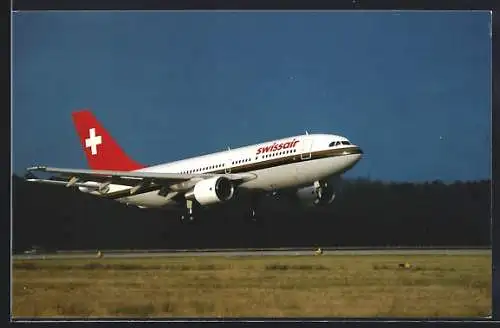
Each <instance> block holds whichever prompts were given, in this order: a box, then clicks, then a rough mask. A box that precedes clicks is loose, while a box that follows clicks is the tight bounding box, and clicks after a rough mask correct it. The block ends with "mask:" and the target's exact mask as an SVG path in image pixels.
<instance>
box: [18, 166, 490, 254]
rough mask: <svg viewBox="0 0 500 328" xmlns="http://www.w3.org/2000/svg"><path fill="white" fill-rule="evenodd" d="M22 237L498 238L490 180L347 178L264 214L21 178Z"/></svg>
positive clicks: (173, 242) (81, 244) (70, 240)
mask: <svg viewBox="0 0 500 328" xmlns="http://www.w3.org/2000/svg"><path fill="white" fill-rule="evenodd" d="M12 187H13V232H14V234H13V238H14V239H13V246H14V251H17V252H20V251H24V250H27V249H29V248H31V247H32V246H33V245H37V246H39V247H42V248H45V249H48V250H56V249H65V250H69V249H75V250H76V249H147V248H150V249H153V248H155V249H160V248H162V249H163V248H240V247H241V248H246V247H287V246H289V247H293V246H295V247H302V246H304V247H315V246H323V247H326V246H489V245H490V243H491V242H490V207H491V206H490V182H489V181H474V182H455V183H453V184H443V183H441V182H439V181H435V182H430V183H422V184H412V183H383V182H377V181H367V180H354V181H345V182H344V187H343V190H342V193H340V194H339V195H338V196H337V198H336V200H335V201H334V202H333V203H332V204H331V205H330V206H328V207H325V208H309V209H304V208H297V207H291V206H289V204H288V203H286V202H285V201H282V200H281V201H280V200H272V201H271V200H268V201H266V203H265V204H263V213H262V219H261V220H260V221H258V222H257V223H254V222H248V221H245V220H244V219H243V218H242V214H240V212H241V213H243V212H245V211H244V209H243V208H242V205H241V204H233V205H231V206H227V207H222V208H211V209H208V210H205V211H204V212H203V213H202V214H201V217H199V220H198V222H197V223H196V224H183V223H181V222H180V220H179V218H178V215H177V213H170V212H166V211H160V210H152V209H149V210H145V209H138V208H135V207H127V206H125V205H122V204H119V203H117V202H114V201H110V200H105V199H100V198H98V197H93V196H90V195H86V194H83V193H80V192H78V191H77V190H72V189H69V188H64V187H60V186H50V185H39V184H32V183H27V182H25V181H24V179H22V178H20V177H17V176H14V178H13V186H12Z"/></svg>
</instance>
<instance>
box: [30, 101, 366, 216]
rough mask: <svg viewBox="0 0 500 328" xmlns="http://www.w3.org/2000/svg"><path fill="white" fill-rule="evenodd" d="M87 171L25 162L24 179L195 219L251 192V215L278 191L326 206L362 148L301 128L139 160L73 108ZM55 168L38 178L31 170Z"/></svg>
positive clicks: (88, 116) (85, 112)
mask: <svg viewBox="0 0 500 328" xmlns="http://www.w3.org/2000/svg"><path fill="white" fill-rule="evenodd" d="M72 118H73V123H74V125H75V128H76V130H77V133H78V136H79V138H80V142H81V146H82V148H83V151H84V152H85V155H86V158H87V161H88V165H89V167H90V169H68V168H55V167H46V166H35V167H31V168H28V171H29V173H28V174H27V181H30V182H39V183H48V184H60V185H64V186H66V187H75V188H78V189H79V190H80V191H82V192H85V193H89V194H92V195H95V196H100V197H105V198H108V199H113V200H116V201H119V202H121V203H125V204H128V205H134V206H138V207H140V208H163V209H171V210H175V209H177V210H179V209H180V210H182V215H181V219H183V220H184V219H187V220H189V221H192V220H194V218H195V214H196V211H197V209H198V208H200V207H203V206H212V205H216V204H222V203H227V202H230V201H232V200H235V199H237V198H241V199H244V197H246V196H249V198H248V199H249V200H250V202H249V208H250V211H249V215H250V217H255V216H256V215H257V214H256V209H257V205H258V202H259V199H260V198H261V196H263V195H269V194H275V193H280V192H283V193H284V194H285V193H286V194H288V195H293V197H294V198H295V199H296V200H298V201H299V203H302V204H306V205H311V206H321V205H325V204H330V203H331V202H333V200H334V198H335V194H336V193H337V192H338V189H339V185H340V183H341V177H342V174H343V173H345V172H346V171H347V170H349V169H351V168H352V167H353V166H354V165H355V164H356V163H357V162H358V161H359V160H360V159H361V157H362V154H363V152H362V150H361V149H360V147H358V146H356V145H354V144H352V143H351V142H350V141H349V140H348V139H347V138H345V137H342V136H338V135H333V134H307V133H306V134H305V135H299V136H293V137H288V138H283V139H278V140H272V141H269V142H264V143H259V144H254V145H250V146H246V147H240V148H235V149H228V150H226V151H222V152H216V153H212V154H208V155H203V156H198V157H192V158H188V159H183V160H179V161H175V162H170V163H165V164H159V165H153V166H144V165H142V164H140V163H138V162H136V161H134V160H133V159H131V158H130V157H129V156H128V155H127V154H126V153H125V152H124V151H123V150H122V148H121V147H120V146H119V145H118V144H117V142H116V141H115V140H114V139H113V138H112V136H111V135H110V134H109V133H108V131H106V129H105V128H104V127H103V126H102V125H101V124H100V123H99V121H98V120H97V119H96V118H95V117H94V115H93V114H92V112H91V111H89V110H81V111H77V112H74V113H73V114H72ZM34 171H41V172H49V173H53V174H57V175H58V178H57V179H53V178H51V179H43V178H38V177H36V176H35V175H34V174H33V173H32V172H34Z"/></svg>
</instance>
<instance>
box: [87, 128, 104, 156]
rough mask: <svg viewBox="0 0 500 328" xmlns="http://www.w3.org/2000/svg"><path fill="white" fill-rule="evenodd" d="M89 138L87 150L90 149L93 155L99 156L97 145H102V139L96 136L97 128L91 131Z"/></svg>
mask: <svg viewBox="0 0 500 328" xmlns="http://www.w3.org/2000/svg"><path fill="white" fill-rule="evenodd" d="M89 135H90V136H89V137H88V138H87V139H85V148H89V147H90V151H91V153H92V155H97V145H100V144H102V137H101V136H96V135H95V128H92V129H89Z"/></svg>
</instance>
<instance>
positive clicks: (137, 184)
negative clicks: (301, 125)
mask: <svg viewBox="0 0 500 328" xmlns="http://www.w3.org/2000/svg"><path fill="white" fill-rule="evenodd" d="M27 170H28V172H29V173H28V176H27V177H26V180H27V181H29V182H38V183H47V184H60V185H62V184H64V185H65V186H66V187H72V186H73V187H79V186H85V187H88V186H89V185H88V184H86V183H85V182H87V181H92V182H97V183H99V184H100V186H97V185H94V186H91V188H96V189H98V188H100V187H102V186H103V185H104V186H105V185H109V184H111V183H113V184H118V185H126V186H130V187H131V190H130V193H131V194H137V193H141V192H146V191H152V190H155V189H156V190H159V189H162V188H164V187H167V188H168V189H170V191H173V192H185V191H188V190H190V189H191V188H193V187H194V185H195V184H196V183H197V182H198V181H201V180H204V179H208V178H212V177H225V178H227V179H229V180H231V181H233V182H235V183H236V184H239V183H243V182H245V181H249V180H253V179H255V178H256V177H257V176H256V175H255V174H253V173H243V174H241V173H238V174H210V173H207V174H181V173H157V172H144V171H110V170H86V169H66V168H56V167H46V166H35V167H30V168H28V169H27ZM35 171H38V172H47V173H57V174H59V175H60V176H61V177H63V178H66V179H67V180H62V181H61V180H51V179H40V178H37V177H36V176H34V174H33V173H32V172H35Z"/></svg>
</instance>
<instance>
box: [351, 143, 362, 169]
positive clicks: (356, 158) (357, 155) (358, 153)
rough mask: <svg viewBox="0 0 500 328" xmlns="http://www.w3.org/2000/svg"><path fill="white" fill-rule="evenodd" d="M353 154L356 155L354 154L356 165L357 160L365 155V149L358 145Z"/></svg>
mask: <svg viewBox="0 0 500 328" xmlns="http://www.w3.org/2000/svg"><path fill="white" fill-rule="evenodd" d="M353 155H354V156H353V161H354V163H353V165H354V164H356V163H357V162H359V161H360V160H361V158H362V157H363V150H362V149H361V148H360V147H358V146H356V149H355V151H354V153H353Z"/></svg>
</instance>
